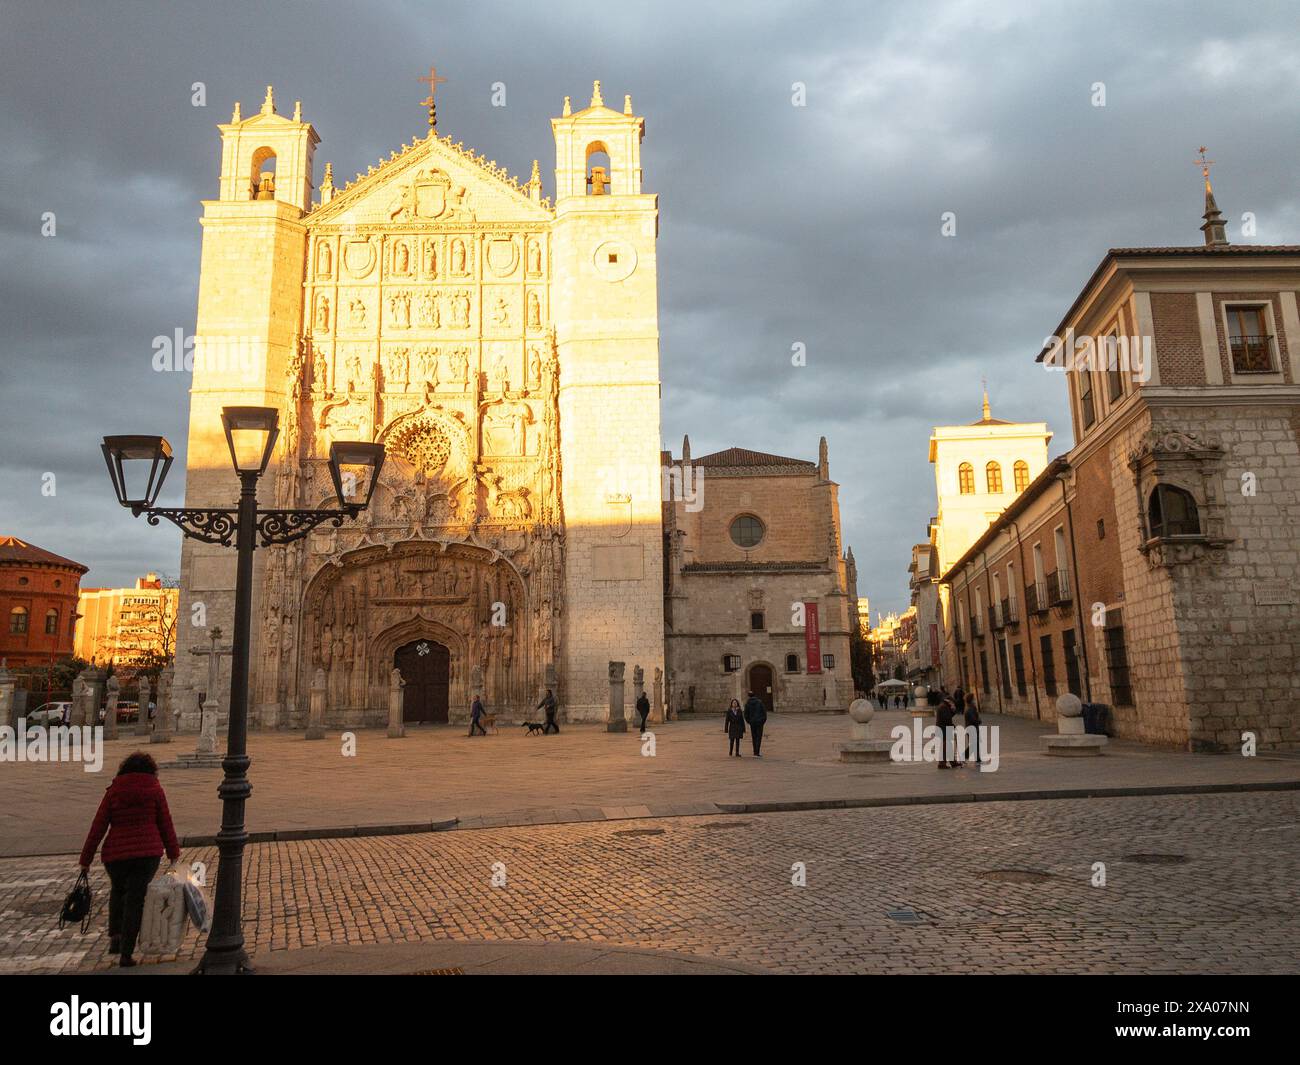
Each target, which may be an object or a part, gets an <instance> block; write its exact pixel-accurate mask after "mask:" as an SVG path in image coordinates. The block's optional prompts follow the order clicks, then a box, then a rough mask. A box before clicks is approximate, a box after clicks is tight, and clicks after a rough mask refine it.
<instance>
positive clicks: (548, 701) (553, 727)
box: [537, 688, 560, 736]
mask: <svg viewBox="0 0 1300 1065" xmlns="http://www.w3.org/2000/svg"><path fill="white" fill-rule="evenodd" d="M537 709H538V710H545V711H546V727H545V728H543V729H542V735H543V736H544V735H546V733H548V732H554V733H555V734H556V735H557V736H558V735H559V734H560V726H559V725H558V724H556V721H555V712H556V711H557V710H558V709H559V706H558V705H557V703H556V702H555V693H554V692H553V691H551V689H550V688H547V689H546V694H545V695H543V696H542V701H541V702H540V703H538V704H537Z"/></svg>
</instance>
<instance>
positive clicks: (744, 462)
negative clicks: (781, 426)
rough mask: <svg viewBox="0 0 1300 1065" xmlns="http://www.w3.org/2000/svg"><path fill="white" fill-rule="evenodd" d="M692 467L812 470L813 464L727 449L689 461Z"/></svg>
mask: <svg viewBox="0 0 1300 1065" xmlns="http://www.w3.org/2000/svg"><path fill="white" fill-rule="evenodd" d="M691 464H692V465H694V466H706V467H707V466H748V467H762V466H807V467H809V468H810V469H814V468H816V466H817V463H815V462H808V461H807V460H805V459H792V458H786V457H785V456H784V455H769V454H768V453H767V452H765V451H750V450H749V449H748V448H744V447H729V448H727V449H726V450H725V451H715V452H713V454H712V455H701V456H700V457H699V458H698V459H695V458H693V459H691Z"/></svg>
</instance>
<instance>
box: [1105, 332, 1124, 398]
mask: <svg viewBox="0 0 1300 1065" xmlns="http://www.w3.org/2000/svg"><path fill="white" fill-rule="evenodd" d="M1119 344H1120V341H1119V331H1118V330H1116V331H1115V332H1114V333H1111V334H1110V336H1108V337H1106V394H1107V395H1108V396H1109V397H1110V401H1111V403H1116V402H1118V401H1119V400H1121V399H1122V398H1123V397H1124V371H1123V368H1122V367H1121V366H1120V358H1119ZM1126 357H1127V356H1126Z"/></svg>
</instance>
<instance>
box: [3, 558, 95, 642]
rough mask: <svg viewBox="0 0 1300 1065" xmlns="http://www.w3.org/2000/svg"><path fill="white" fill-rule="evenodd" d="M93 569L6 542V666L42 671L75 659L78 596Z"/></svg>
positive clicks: (4, 585)
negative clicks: (63, 661)
mask: <svg viewBox="0 0 1300 1065" xmlns="http://www.w3.org/2000/svg"><path fill="white" fill-rule="evenodd" d="M88 568H89V567H87V566H83V565H82V564H81V563H80V562H73V561H72V559H70V558H64V557H63V556H62V555H56V554H55V553H54V552H53V551H46V550H45V549H44V548H43V547H37V546H36V545H35V544H30V543H28V542H27V541H26V540H20V539H19V538H18V537H16V536H0V660H7V661H8V663H9V665H10V666H41V665H49V664H50V663H51V662H57V661H58V660H59V659H61V658H67V657H69V656H70V655H71V654H72V646H73V632H74V631H75V628H76V624H77V591H78V588H79V587H80V584H81V578H82V576H83V575H84V574H85V573H86V571H87V569H88Z"/></svg>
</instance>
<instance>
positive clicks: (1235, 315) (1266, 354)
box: [1227, 303, 1275, 373]
mask: <svg viewBox="0 0 1300 1065" xmlns="http://www.w3.org/2000/svg"><path fill="white" fill-rule="evenodd" d="M1227 315H1228V346H1229V347H1230V348H1231V349H1232V372H1233V373H1274V372H1275V371H1274V369H1273V337H1272V335H1271V334H1270V333H1269V332H1268V327H1267V325H1266V324H1265V323H1266V316H1265V314H1264V305H1263V304H1262V303H1261V304H1257V305H1255V306H1250V307H1228V308H1227Z"/></svg>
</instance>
